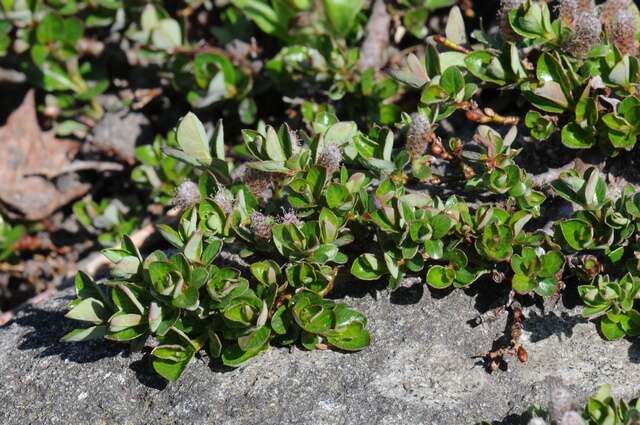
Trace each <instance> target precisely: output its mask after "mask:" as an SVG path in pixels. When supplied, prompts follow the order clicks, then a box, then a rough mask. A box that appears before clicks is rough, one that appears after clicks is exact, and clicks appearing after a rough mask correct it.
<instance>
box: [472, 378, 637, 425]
mask: <svg viewBox="0 0 640 425" xmlns="http://www.w3.org/2000/svg"><path fill="white" fill-rule="evenodd" d="M548 397H549V401H548V405H546V406H539V405H533V406H531V407H529V409H528V410H527V412H525V413H524V414H523V415H521V416H520V422H518V423H522V424H523V425H525V424H527V425H605V424H613V425H633V424H636V423H638V421H639V420H640V400H639V399H634V400H629V401H625V400H616V399H614V398H613V396H612V395H611V387H610V386H609V385H603V386H602V387H601V388H600V389H599V390H598V392H597V393H596V394H594V395H592V396H591V397H589V399H588V400H587V402H586V403H584V405H579V403H578V400H577V399H576V396H575V394H572V393H571V392H570V391H569V390H568V389H566V388H564V387H563V386H562V385H556V387H555V388H553V389H552V390H551V391H550V392H549V396H548ZM479 425H488V422H481V423H480V424H479Z"/></svg>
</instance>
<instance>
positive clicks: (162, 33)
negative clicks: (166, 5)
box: [151, 18, 182, 51]
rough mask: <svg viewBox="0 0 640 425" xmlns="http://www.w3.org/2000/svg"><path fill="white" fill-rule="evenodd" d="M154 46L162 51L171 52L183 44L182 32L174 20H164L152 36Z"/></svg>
mask: <svg viewBox="0 0 640 425" xmlns="http://www.w3.org/2000/svg"><path fill="white" fill-rule="evenodd" d="M151 40H152V43H153V46H154V47H156V48H157V49H161V50H167V51H169V50H171V49H175V48H176V47H180V45H181V44H182V30H181V29H180V24H178V21H176V20H174V19H168V18H167V19H162V20H161V21H160V22H159V23H158V25H157V26H156V27H155V28H154V29H153V32H152V34H151Z"/></svg>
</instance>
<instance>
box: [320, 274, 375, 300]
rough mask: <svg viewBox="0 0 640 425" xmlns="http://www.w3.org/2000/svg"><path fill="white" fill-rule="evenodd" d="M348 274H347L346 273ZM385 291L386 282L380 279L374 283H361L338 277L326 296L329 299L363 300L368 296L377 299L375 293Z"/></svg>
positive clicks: (345, 277) (346, 277)
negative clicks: (350, 298)
mask: <svg viewBox="0 0 640 425" xmlns="http://www.w3.org/2000/svg"><path fill="white" fill-rule="evenodd" d="M346 273H348V272H346ZM386 289H387V282H386V280H383V279H380V280H376V281H369V282H365V281H361V280H357V279H354V278H353V277H352V276H350V275H349V276H340V275H339V278H337V279H336V283H335V286H334V287H333V289H332V290H331V292H329V294H328V295H327V298H330V299H334V300H335V299H341V298H344V297H347V296H349V297H352V298H363V297H365V296H367V295H370V296H371V297H373V298H377V296H376V293H377V292H378V291H384V290H386Z"/></svg>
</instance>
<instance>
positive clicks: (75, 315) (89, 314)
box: [65, 298, 110, 325]
mask: <svg viewBox="0 0 640 425" xmlns="http://www.w3.org/2000/svg"><path fill="white" fill-rule="evenodd" d="M109 316H110V314H109V311H108V310H107V309H106V308H105V306H104V304H103V303H102V301H98V300H96V299H95V298H86V299H84V300H82V301H80V303H78V304H76V305H75V306H74V307H73V308H72V309H71V310H70V311H69V312H67V314H65V317H67V318H69V319H74V320H80V321H82V322H90V323H95V324H96V325H99V324H102V323H104V322H106V321H107V320H108V319H109Z"/></svg>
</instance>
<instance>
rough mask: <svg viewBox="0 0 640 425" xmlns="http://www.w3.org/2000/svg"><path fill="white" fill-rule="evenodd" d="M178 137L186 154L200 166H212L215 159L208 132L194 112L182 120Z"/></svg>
mask: <svg viewBox="0 0 640 425" xmlns="http://www.w3.org/2000/svg"><path fill="white" fill-rule="evenodd" d="M176 137H177V140H178V144H179V145H180V148H181V149H182V151H183V152H184V153H185V154H187V155H188V156H190V157H192V158H194V159H195V160H196V161H197V162H198V163H199V164H200V165H210V164H211V161H212V160H213V159H212V157H211V153H210V149H209V139H208V138H207V132H206V131H205V129H204V126H203V125H202V123H201V122H200V120H199V119H198V117H196V115H195V114H194V113H193V112H189V113H188V114H187V115H185V116H184V118H182V121H180V124H179V125H178V131H177V135H176Z"/></svg>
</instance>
